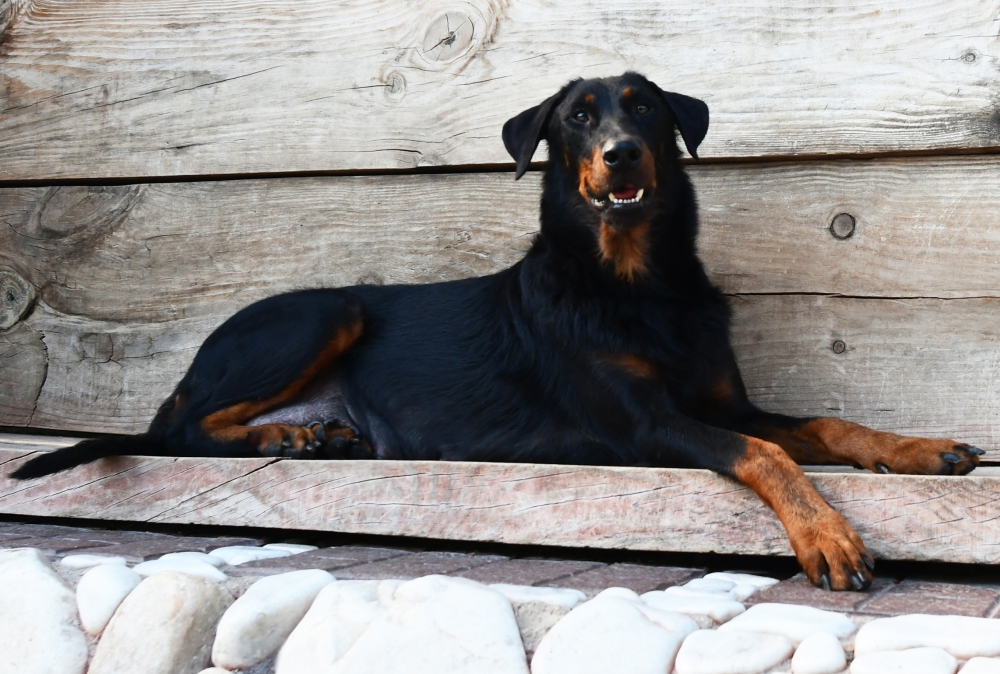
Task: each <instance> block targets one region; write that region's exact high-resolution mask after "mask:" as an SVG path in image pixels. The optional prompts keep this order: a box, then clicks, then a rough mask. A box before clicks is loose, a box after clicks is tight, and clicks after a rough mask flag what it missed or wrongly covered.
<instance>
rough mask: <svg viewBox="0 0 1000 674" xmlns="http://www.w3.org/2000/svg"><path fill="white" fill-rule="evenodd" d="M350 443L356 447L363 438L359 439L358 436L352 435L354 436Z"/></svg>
mask: <svg viewBox="0 0 1000 674" xmlns="http://www.w3.org/2000/svg"><path fill="white" fill-rule="evenodd" d="M348 442H350V443H351V444H352V445H356V444H358V443H359V442H361V438H359V437H358V436H356V435H352V436H351V439H350V440H348Z"/></svg>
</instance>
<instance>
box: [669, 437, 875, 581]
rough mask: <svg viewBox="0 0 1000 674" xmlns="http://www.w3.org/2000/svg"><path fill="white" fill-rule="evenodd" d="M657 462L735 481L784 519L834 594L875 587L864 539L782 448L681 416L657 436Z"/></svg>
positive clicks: (808, 564)
mask: <svg viewBox="0 0 1000 674" xmlns="http://www.w3.org/2000/svg"><path fill="white" fill-rule="evenodd" d="M651 440H652V441H653V444H655V445H657V455H656V463H658V464H660V465H677V463H678V460H680V462H683V463H687V464H688V465H694V466H697V467H700V468H709V469H711V470H714V471H716V472H718V473H722V474H724V475H728V476H730V477H734V478H736V479H737V480H739V481H740V482H742V483H743V484H745V485H746V486H748V487H749V488H750V489H752V490H753V491H754V493H756V494H757V495H758V496H759V497H760V498H761V500H762V501H764V503H766V504H767V505H768V506H770V507H771V508H772V509H773V510H774V512H775V514H777V516H778V519H780V520H781V523H782V525H784V527H785V531H786V532H788V538H789V541H790V543H791V546H792V549H793V550H794V551H795V556H796V557H797V558H798V560H799V564H801V565H802V568H803V570H804V571H805V572H806V575H807V576H808V577H809V580H810V581H811V582H812V583H813V584H815V585H818V586H821V587H825V588H827V589H832V590H849V589H856V590H862V589H865V588H867V587H868V586H869V585H870V584H871V580H872V575H871V570H872V569H873V568H874V562H873V560H872V558H871V556H870V555H869V554H868V551H867V550H866V549H865V544H864V543H863V542H862V540H861V537H860V536H858V534H857V533H856V532H855V531H854V530H853V529H852V528H851V526H850V525H849V524H848V523H847V521H846V520H845V519H844V518H843V517H842V516H841V515H840V513H838V512H837V511H836V510H834V509H833V508H832V507H830V505H829V504H828V503H827V502H826V501H824V500H823V497H822V496H820V495H819V493H818V492H817V491H816V489H815V488H814V487H813V486H812V483H811V482H809V480H808V478H806V476H805V473H803V472H802V469H801V468H800V467H799V466H798V464H796V463H795V462H794V461H793V460H792V459H791V458H790V457H789V456H788V454H787V453H786V452H785V451H784V450H783V449H782V448H781V447H779V446H778V445H777V444H775V443H772V442H768V441H765V440H760V439H758V438H753V437H749V436H746V435H740V434H738V433H733V432H730V431H724V430H721V429H717V428H714V427H711V426H706V425H704V424H701V423H699V422H697V421H694V420H690V419H687V418H683V417H676V418H672V419H670V420H669V422H668V423H667V424H666V425H665V426H664V427H663V428H662V430H658V431H656V432H655V433H654V434H653V438H651Z"/></svg>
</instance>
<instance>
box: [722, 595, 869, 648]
mask: <svg viewBox="0 0 1000 674" xmlns="http://www.w3.org/2000/svg"><path fill="white" fill-rule="evenodd" d="M856 629H857V628H856V627H855V626H854V623H853V622H852V621H851V619H850V618H848V617H847V616H846V615H844V614H843V613H834V612H833V611H823V610H821V609H818V608H813V607H812V606H796V605H794V604H757V605H756V606H751V607H750V608H749V609H747V611H746V613H743V614H742V615H738V616H736V617H735V618H733V619H732V620H730V621H729V622H727V623H726V624H725V625H722V626H720V627H719V630H720V631H723V632H726V631H730V630H733V631H738V632H760V633H765V634H780V635H781V636H783V637H785V638H787V639H789V640H790V641H791V642H792V643H793V644H795V645H796V646H798V645H799V644H800V643H802V640H803V639H805V638H806V637H808V636H810V635H812V634H816V633H817V632H829V633H830V634H832V635H834V636H835V637H837V638H838V639H840V640H845V639H848V638H849V637H850V636H851V635H852V634H854V632H855V630H856Z"/></svg>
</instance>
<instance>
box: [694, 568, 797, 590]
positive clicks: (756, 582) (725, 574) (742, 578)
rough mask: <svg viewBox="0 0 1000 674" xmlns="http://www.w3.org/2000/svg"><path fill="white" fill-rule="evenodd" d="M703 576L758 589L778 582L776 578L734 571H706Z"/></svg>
mask: <svg viewBox="0 0 1000 674" xmlns="http://www.w3.org/2000/svg"><path fill="white" fill-rule="evenodd" d="M704 577H705V578H706V579H707V580H728V581H729V582H731V583H735V584H737V585H753V586H754V587H756V588H758V589H760V590H763V589H764V588H765V587H771V586H772V585H777V584H778V582H779V581H778V579H777V578H768V577H767V576H756V575H754V574H752V573H734V572H732V571H715V572H713V573H706V574H705V576H704Z"/></svg>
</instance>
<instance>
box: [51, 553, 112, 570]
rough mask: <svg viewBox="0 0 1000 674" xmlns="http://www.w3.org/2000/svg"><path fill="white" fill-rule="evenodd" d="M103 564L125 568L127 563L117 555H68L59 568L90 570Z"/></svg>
mask: <svg viewBox="0 0 1000 674" xmlns="http://www.w3.org/2000/svg"><path fill="white" fill-rule="evenodd" d="M101 564H115V565H117V566H125V565H126V561H125V558H124V557H118V556H117V555H67V556H66V557H63V558H62V560H61V561H60V562H59V566H65V567H66V568H67V569H90V568H93V567H95V566H100V565H101Z"/></svg>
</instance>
